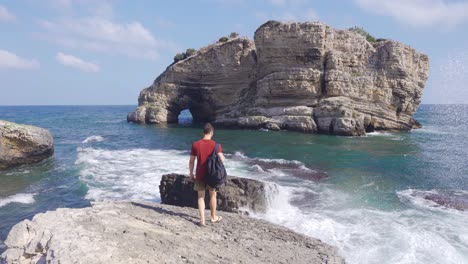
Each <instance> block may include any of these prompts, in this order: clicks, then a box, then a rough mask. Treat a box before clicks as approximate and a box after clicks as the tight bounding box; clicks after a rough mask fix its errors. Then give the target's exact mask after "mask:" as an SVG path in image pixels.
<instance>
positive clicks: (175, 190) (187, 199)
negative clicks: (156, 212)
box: [159, 174, 267, 212]
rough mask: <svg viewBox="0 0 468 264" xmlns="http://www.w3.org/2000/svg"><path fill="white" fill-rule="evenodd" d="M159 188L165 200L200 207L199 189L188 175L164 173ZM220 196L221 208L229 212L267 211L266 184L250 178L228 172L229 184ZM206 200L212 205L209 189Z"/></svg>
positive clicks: (178, 204) (222, 188)
mask: <svg viewBox="0 0 468 264" xmlns="http://www.w3.org/2000/svg"><path fill="white" fill-rule="evenodd" d="M159 192H160V194H161V202H162V203H163V204H170V205H177V206H188V207H193V208H198V205H197V193H196V192H195V191H194V190H193V182H192V181H190V180H189V177H188V176H185V175H180V174H166V175H163V176H162V178H161V185H159ZM216 198H217V210H220V211H226V212H240V211H242V210H243V209H244V210H252V211H256V212H264V211H265V210H266V206H267V202H266V194H265V184H264V183H263V182H260V181H256V180H252V179H246V178H238V177H232V176H228V178H227V182H226V185H225V186H224V185H223V186H221V187H220V188H219V191H218V193H217V196H216ZM205 204H206V206H207V208H209V204H210V203H209V197H208V193H207V195H206V197H205Z"/></svg>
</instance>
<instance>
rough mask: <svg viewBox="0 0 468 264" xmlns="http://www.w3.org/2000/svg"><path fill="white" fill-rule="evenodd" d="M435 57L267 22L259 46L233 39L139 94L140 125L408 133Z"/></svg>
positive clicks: (323, 28)
mask: <svg viewBox="0 0 468 264" xmlns="http://www.w3.org/2000/svg"><path fill="white" fill-rule="evenodd" d="M428 72H429V59H428V57H427V56H426V55H424V54H421V53H419V52H418V51H416V50H415V49H413V48H411V47H409V46H407V45H404V44H401V43H399V42H396V41H393V40H381V41H377V42H375V43H370V42H368V41H367V40H366V38H365V37H363V36H361V35H359V34H357V33H354V32H351V31H348V30H336V29H333V28H331V27H329V26H327V25H325V24H323V23H319V22H314V23H310V22H306V23H280V22H276V21H269V22H267V23H265V24H263V25H262V26H260V28H258V29H257V31H256V32H255V40H254V41H252V40H250V39H247V38H239V37H236V38H231V39H229V40H228V41H227V42H219V43H215V44H212V45H210V46H208V47H206V48H203V49H201V50H199V51H197V52H196V53H195V54H193V55H192V56H190V57H188V58H186V59H184V60H181V61H178V62H177V63H174V64H172V65H170V66H169V67H168V68H167V69H166V71H164V72H163V73H162V74H161V75H160V76H159V77H158V78H157V79H156V80H155V81H154V83H153V85H151V86H150V87H148V88H146V89H144V90H143V91H141V93H140V96H139V99H138V105H139V106H138V108H137V109H136V110H135V111H134V112H132V113H130V114H129V115H128V117H127V120H128V121H129V122H136V123H176V122H177V116H178V115H179V113H180V112H181V111H182V110H184V109H189V110H190V112H191V113H192V115H193V118H194V121H196V122H207V121H210V122H215V123H217V124H219V125H224V126H228V127H240V128H255V129H256V128H267V129H271V130H280V129H287V130H294V131H300V132H305V133H324V134H336V135H363V134H365V132H366V131H368V132H369V131H374V130H387V131H401V130H403V131H407V130H410V129H412V128H414V127H418V126H419V123H417V122H416V121H415V120H414V119H413V118H412V116H413V114H414V113H415V111H416V110H417V107H418V105H419V104H420V102H421V96H422V91H423V88H424V85H425V82H426V80H427V78H428Z"/></svg>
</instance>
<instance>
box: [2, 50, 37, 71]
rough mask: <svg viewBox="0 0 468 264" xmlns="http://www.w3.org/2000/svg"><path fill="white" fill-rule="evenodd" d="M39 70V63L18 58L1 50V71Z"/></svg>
mask: <svg viewBox="0 0 468 264" xmlns="http://www.w3.org/2000/svg"><path fill="white" fill-rule="evenodd" d="M38 68H39V62H37V61H36V60H28V59H23V58H21V57H18V56H17V55H16V54H14V53H11V52H9V51H6V50H0V69H18V70H33V69H38Z"/></svg>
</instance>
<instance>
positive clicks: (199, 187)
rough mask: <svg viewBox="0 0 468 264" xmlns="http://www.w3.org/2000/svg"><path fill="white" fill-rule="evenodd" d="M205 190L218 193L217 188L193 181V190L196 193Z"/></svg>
mask: <svg viewBox="0 0 468 264" xmlns="http://www.w3.org/2000/svg"><path fill="white" fill-rule="evenodd" d="M207 188H208V190H209V191H210V192H212V191H215V192H217V191H218V188H213V187H211V186H209V185H208V184H206V183H204V182H203V181H199V180H195V182H194V184H193V190H194V191H197V192H200V191H204V190H206V189H207Z"/></svg>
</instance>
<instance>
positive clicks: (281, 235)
mask: <svg viewBox="0 0 468 264" xmlns="http://www.w3.org/2000/svg"><path fill="white" fill-rule="evenodd" d="M207 213H208V212H207ZM221 215H222V216H223V218H224V219H223V220H222V221H221V222H220V223H216V224H211V223H208V226H207V227H200V226H198V225H197V224H196V223H197V221H198V210H196V209H192V208H188V207H176V206H170V205H163V204H152V203H136V202H133V203H130V202H120V203H97V204H95V205H93V207H88V208H82V209H58V210H56V211H50V212H46V213H42V214H38V215H36V216H34V218H33V219H32V221H30V220H24V221H22V222H20V223H18V224H16V225H15V226H14V227H13V228H12V230H11V231H10V233H9V235H8V238H7V240H6V241H5V244H6V245H7V247H8V248H7V250H6V251H5V252H4V253H3V254H2V257H1V258H2V260H0V262H1V263H6V264H10V263H15V264H23V263H28V264H29V263H116V264H117V263H135V264H138V263H329V264H333V263H344V260H343V258H341V257H340V256H338V255H337V253H336V250H335V248H333V247H331V246H329V245H327V244H325V243H323V242H321V241H320V240H317V239H313V238H309V237H305V236H303V235H300V234H297V233H294V232H293V231H290V230H288V229H286V228H283V227H280V226H277V225H274V224H270V223H268V222H266V221H262V220H257V219H251V218H248V217H245V216H242V215H239V214H233V213H226V212H223V213H221Z"/></svg>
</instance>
